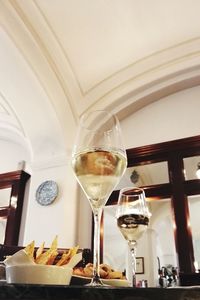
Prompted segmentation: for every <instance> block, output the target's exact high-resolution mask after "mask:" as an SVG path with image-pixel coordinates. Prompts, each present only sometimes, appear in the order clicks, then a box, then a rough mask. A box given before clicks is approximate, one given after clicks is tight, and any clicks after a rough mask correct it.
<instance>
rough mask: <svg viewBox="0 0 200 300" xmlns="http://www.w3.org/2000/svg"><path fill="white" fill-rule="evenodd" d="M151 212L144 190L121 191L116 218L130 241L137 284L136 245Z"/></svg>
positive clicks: (127, 189)
mask: <svg viewBox="0 0 200 300" xmlns="http://www.w3.org/2000/svg"><path fill="white" fill-rule="evenodd" d="M149 217H150V213H149V211H148V207H147V204H146V201H145V194H144V191H143V190H142V189H140V188H133V187H130V188H124V189H122V190H121V191H120V194H119V199H118V204H117V210H116V219H117V226H118V228H119V229H120V231H121V233H122V235H123V236H124V238H125V239H126V240H127V241H128V245H129V248H130V251H131V259H132V280H131V283H130V285H131V286H132V287H135V286H136V275H135V274H136V247H137V241H138V240H139V239H140V238H141V236H142V235H143V233H144V232H145V231H146V229H147V226H148V224H149Z"/></svg>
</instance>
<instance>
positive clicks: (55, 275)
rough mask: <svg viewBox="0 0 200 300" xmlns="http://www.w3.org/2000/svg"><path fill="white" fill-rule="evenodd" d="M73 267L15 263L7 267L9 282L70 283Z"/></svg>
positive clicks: (7, 279)
mask: <svg viewBox="0 0 200 300" xmlns="http://www.w3.org/2000/svg"><path fill="white" fill-rule="evenodd" d="M72 271H73V270H72V268H69V267H62V266H54V265H37V264H35V265H30V264H27V265H26V264H24V265H15V266H7V267H6V281H7V283H27V284H55V285H69V284H70V281H71V277H72Z"/></svg>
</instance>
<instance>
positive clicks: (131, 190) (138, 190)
mask: <svg viewBox="0 0 200 300" xmlns="http://www.w3.org/2000/svg"><path fill="white" fill-rule="evenodd" d="M134 192H135V193H136V194H140V193H142V194H145V192H144V189H143V188H140V187H133V186H130V187H124V188H122V189H121V190H120V194H125V195H126V194H129V193H130V196H131V193H134Z"/></svg>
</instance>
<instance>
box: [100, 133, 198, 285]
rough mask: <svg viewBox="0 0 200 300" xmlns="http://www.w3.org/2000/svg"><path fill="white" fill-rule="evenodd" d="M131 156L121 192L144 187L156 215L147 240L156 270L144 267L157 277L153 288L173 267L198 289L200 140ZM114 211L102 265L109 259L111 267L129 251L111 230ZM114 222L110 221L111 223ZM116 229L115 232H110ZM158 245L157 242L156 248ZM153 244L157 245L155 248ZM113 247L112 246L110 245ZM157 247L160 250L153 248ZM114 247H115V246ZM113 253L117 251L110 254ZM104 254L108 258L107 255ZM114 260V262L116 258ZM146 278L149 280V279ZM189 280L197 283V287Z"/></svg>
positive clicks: (112, 201)
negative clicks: (199, 167)
mask: <svg viewBox="0 0 200 300" xmlns="http://www.w3.org/2000/svg"><path fill="white" fill-rule="evenodd" d="M127 156H128V169H127V172H126V174H125V176H124V178H123V180H122V181H121V183H120V185H119V186H118V187H117V188H118V189H121V188H122V187H124V186H130V185H138V186H140V187H143V188H144V190H145V194H146V197H147V201H148V202H149V205H150V209H151V212H152V218H151V223H150V226H149V231H151V234H150V236H151V238H149V237H148V238H147V239H148V245H151V247H150V248H149V249H148V255H149V257H150V258H151V260H152V261H154V265H153V266H151V268H150V269H148V268H149V267H150V266H149V260H148V259H145V260H144V265H145V270H146V272H149V274H150V273H151V276H152V274H153V278H154V282H151V284H152V286H156V285H157V279H156V278H158V272H159V269H162V267H163V266H164V267H167V266H169V265H170V266H171V268H172V267H173V270H176V269H177V267H178V271H179V276H180V280H181V284H182V285H184V283H185V282H186V280H187V283H188V282H191V284H192V282H194V281H193V278H194V276H193V275H196V273H195V262H197V263H198V264H199V254H198V252H197V250H196V249H197V246H195V244H196V245H198V243H199V241H198V235H197V233H196V231H194V230H195V229H194V228H198V226H196V225H193V227H194V228H193V229H192V228H191V227H192V226H191V225H192V224H193V222H195V221H193V218H194V220H195V218H196V217H195V215H194V211H196V210H195V209H194V207H195V205H197V204H195V203H196V202H198V201H197V200H194V199H196V197H194V196H195V195H200V185H199V182H200V181H199V179H197V177H196V175H195V173H196V167H197V162H198V161H199V157H200V136H196V137H191V138H186V139H180V140H176V141H169V142H165V143H159V144H155V145H148V146H143V147H138V148H134V149H128V150H127ZM118 193H119V190H116V191H114V192H113V193H112V195H111V197H110V199H109V200H108V202H107V206H108V207H109V205H112V206H113V207H114V206H115V205H116V202H117V199H118ZM191 203H192V204H191ZM113 207H112V209H111V210H110V211H107V207H106V208H105V212H104V222H105V224H104V223H103V225H102V236H101V250H102V259H103V258H105V259H106V260H107V261H108V262H109V261H111V260H110V258H109V257H111V253H114V252H116V247H117V249H118V248H119V252H120V253H121V254H120V255H121V256H122V252H123V251H124V250H122V248H123V247H124V246H121V243H122V241H121V239H120V238H119V237H116V236H115V234H114V229H113V227H111V223H112V224H115V222H114V220H112V221H111V218H113V214H114V208H113ZM163 213H164V214H165V215H163ZM160 216H163V218H160ZM109 218H110V221H108V220H107V219H109ZM108 223H109V224H108ZM112 226H114V225H112ZM195 226H196V227H195ZM106 227H107V228H109V233H108V232H106ZM110 228H112V229H111V230H110ZM166 228H167V229H166ZM115 230H116V229H115ZM116 231H117V230H116ZM116 231H115V232H116ZM166 231H167V234H168V235H169V236H168V237H167V239H165V236H166ZM197 231H198V230H197ZM104 232H105V238H104ZM154 234H155V236H154V238H153V235H154ZM193 235H194V236H193ZM153 239H154V242H152V241H153ZM150 240H152V241H151V242H150ZM166 240H167V241H168V242H167V244H166ZM108 241H109V246H108V245H107V244H108ZM112 241H115V242H114V243H113V244H112ZM117 241H118V242H117ZM153 243H154V244H155V245H156V247H155V246H152V245H153ZM114 244H115V246H113V245H114ZM117 245H118V246H117ZM183 245H184V247H183ZM112 247H114V248H115V250H114V248H113V249H112ZM121 247H122V248H121ZM143 248H144V246H143ZM109 249H110V250H109ZM111 249H112V250H111ZM198 249H199V248H198ZM109 251H111V252H110V254H109ZM117 251H118V250H117ZM104 253H106V254H105V255H104ZM137 255H139V256H141V257H143V253H140V252H139V250H138V254H137ZM111 258H112V259H113V257H111ZM124 260H127V258H124V257H123V264H124V263H125V266H126V261H124ZM117 264H118V266H119V267H120V266H122V263H121V262H119V261H118V262H117ZM147 266H148V268H147ZM142 275H143V278H144V275H145V276H146V275H147V274H142ZM190 275H192V276H193V277H191V276H190ZM188 278H191V281H190V280H189V279H188ZM199 283H200V279H199Z"/></svg>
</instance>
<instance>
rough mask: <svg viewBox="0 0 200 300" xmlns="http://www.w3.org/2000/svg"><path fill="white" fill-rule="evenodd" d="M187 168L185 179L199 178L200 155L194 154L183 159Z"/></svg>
mask: <svg viewBox="0 0 200 300" xmlns="http://www.w3.org/2000/svg"><path fill="white" fill-rule="evenodd" d="M183 162H184V169H185V179H186V180H192V179H198V177H197V169H198V165H199V163H200V156H192V157H187V158H184V159H183Z"/></svg>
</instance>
